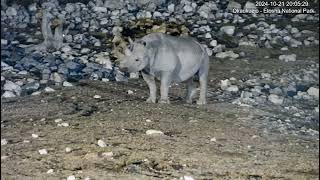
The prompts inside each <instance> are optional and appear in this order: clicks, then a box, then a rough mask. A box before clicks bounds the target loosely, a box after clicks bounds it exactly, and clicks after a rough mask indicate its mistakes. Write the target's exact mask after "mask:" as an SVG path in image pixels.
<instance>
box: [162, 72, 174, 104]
mask: <svg viewBox="0 0 320 180" xmlns="http://www.w3.org/2000/svg"><path fill="white" fill-rule="evenodd" d="M170 83H171V73H169V72H163V73H162V75H161V86H160V95H161V97H160V101H159V103H165V104H170V100H169V97H168V94H169V86H170Z"/></svg>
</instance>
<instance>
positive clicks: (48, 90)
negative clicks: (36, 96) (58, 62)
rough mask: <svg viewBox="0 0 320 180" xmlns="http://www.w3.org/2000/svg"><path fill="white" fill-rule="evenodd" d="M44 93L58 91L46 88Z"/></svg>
mask: <svg viewBox="0 0 320 180" xmlns="http://www.w3.org/2000/svg"><path fill="white" fill-rule="evenodd" d="M44 91H45V92H54V91H56V90H54V89H52V88H51V87H46V88H44Z"/></svg>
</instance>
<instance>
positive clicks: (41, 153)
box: [38, 149, 48, 155]
mask: <svg viewBox="0 0 320 180" xmlns="http://www.w3.org/2000/svg"><path fill="white" fill-rule="evenodd" d="M38 152H39V154H40V155H46V154H48V151H47V150H46V149H40V150H39V151H38Z"/></svg>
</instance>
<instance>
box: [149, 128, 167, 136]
mask: <svg viewBox="0 0 320 180" xmlns="http://www.w3.org/2000/svg"><path fill="white" fill-rule="evenodd" d="M146 134H147V135H153V134H156V135H163V132H162V131H158V130H153V129H150V130H147V132H146Z"/></svg>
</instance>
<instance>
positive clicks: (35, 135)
mask: <svg viewBox="0 0 320 180" xmlns="http://www.w3.org/2000/svg"><path fill="white" fill-rule="evenodd" d="M31 136H32V137H33V138H38V137H39V135H38V134H32V135H31Z"/></svg>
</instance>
